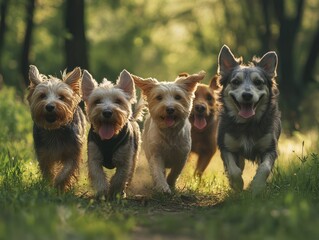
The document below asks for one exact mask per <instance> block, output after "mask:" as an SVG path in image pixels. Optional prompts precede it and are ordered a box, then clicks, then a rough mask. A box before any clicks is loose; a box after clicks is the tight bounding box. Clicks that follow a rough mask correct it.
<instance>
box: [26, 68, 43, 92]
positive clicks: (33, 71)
mask: <svg viewBox="0 0 319 240" xmlns="http://www.w3.org/2000/svg"><path fill="white" fill-rule="evenodd" d="M29 80H30V87H31V86H32V85H35V86H36V85H38V84H39V83H41V82H42V77H41V75H40V73H39V70H38V69H37V67H36V66H34V65H30V67H29Z"/></svg>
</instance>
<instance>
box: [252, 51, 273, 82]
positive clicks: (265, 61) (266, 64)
mask: <svg viewBox="0 0 319 240" xmlns="http://www.w3.org/2000/svg"><path fill="white" fill-rule="evenodd" d="M277 64H278V56H277V54H276V52H274V51H271V52H268V53H266V54H265V55H264V56H263V57H262V58H261V59H260V60H259V61H258V62H257V63H256V66H258V67H260V68H262V69H263V70H264V71H265V72H266V73H267V74H268V75H269V76H270V77H276V75H277V72H276V69H277Z"/></svg>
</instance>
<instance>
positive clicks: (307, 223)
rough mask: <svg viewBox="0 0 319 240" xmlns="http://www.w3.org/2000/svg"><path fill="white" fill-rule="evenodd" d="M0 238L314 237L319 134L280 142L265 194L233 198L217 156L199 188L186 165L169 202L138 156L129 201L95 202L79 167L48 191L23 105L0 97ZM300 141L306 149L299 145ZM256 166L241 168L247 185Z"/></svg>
mask: <svg viewBox="0 0 319 240" xmlns="http://www.w3.org/2000/svg"><path fill="white" fill-rule="evenodd" d="M0 116H1V118H0V129H1V132H0V207H1V210H0V239H22V238H23V239H102V238H103V239H139V240H140V239H142V240H143V239H177V240H178V239H316V238H318V237H319V229H318V227H317V226H319V204H318V199H319V156H318V150H319V146H318V134H317V133H316V132H309V133H307V135H302V134H295V136H294V137H293V138H289V139H288V138H285V137H284V136H283V137H282V138H281V141H280V151H281V155H280V157H279V159H278V161H277V163H276V167H275V169H274V172H273V174H272V176H271V179H269V183H268V185H267V188H266V189H265V191H264V192H263V193H262V194H261V195H260V196H258V197H255V198H253V197H252V196H251V194H250V192H249V191H244V192H242V193H240V194H233V193H232V192H231V191H230V190H229V188H228V183H227V179H226V177H225V175H224V171H223V167H222V162H221V160H220V157H219V153H217V154H216V155H215V156H214V158H213V160H212V162H211V164H210V165H209V168H208V170H207V171H206V173H205V175H204V178H203V180H202V181H201V182H199V181H198V180H196V179H194V178H193V177H192V174H193V169H194V163H195V161H194V159H191V161H189V162H188V163H187V166H186V168H185V170H184V171H183V174H182V176H181V177H180V179H179V181H178V188H177V191H176V193H175V194H174V195H173V196H166V195H161V194H152V192H151V180H150V176H149V172H148V168H147V166H146V163H145V158H144V156H143V155H142V156H141V158H140V162H139V165H138V169H137V171H136V174H135V178H134V180H133V184H132V187H131V189H130V191H129V194H128V198H127V199H125V200H122V201H117V202H111V203H110V202H105V201H96V200H95V199H94V198H93V197H92V192H91V189H90V187H89V185H88V181H87V178H86V167H85V163H83V165H82V174H81V177H80V181H79V183H78V184H77V185H76V187H75V189H74V190H73V191H71V192H69V193H66V194H62V195H61V194H60V195H59V194H57V192H56V191H55V190H54V189H52V188H50V187H49V186H47V185H46V184H45V183H44V182H43V181H41V178H40V176H39V174H38V168H37V163H36V161H35V160H34V152H33V146H32V135H31V128H32V122H31V120H30V116H29V111H28V108H27V106H26V105H25V104H24V103H23V102H22V101H20V100H17V99H16V97H15V92H14V91H13V90H12V89H7V88H5V89H2V90H1V92H0ZM303 141H305V142H304V144H303ZM255 169H256V166H254V165H252V164H249V163H247V167H246V169H245V172H244V180H245V186H247V185H248V183H249V181H250V180H251V179H252V176H253V174H254V172H255Z"/></svg>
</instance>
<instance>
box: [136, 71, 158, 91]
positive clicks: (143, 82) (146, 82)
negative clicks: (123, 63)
mask: <svg viewBox="0 0 319 240" xmlns="http://www.w3.org/2000/svg"><path fill="white" fill-rule="evenodd" d="M131 76H132V78H133V81H134V83H135V84H136V86H138V87H139V88H140V89H142V92H143V94H144V95H146V96H147V95H148V94H149V92H150V91H151V89H152V88H153V87H154V86H155V85H156V84H157V83H158V81H157V80H156V79H155V78H146V79H144V78H141V77H138V76H135V75H131Z"/></svg>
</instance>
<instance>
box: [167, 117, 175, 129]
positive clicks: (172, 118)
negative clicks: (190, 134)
mask: <svg viewBox="0 0 319 240" xmlns="http://www.w3.org/2000/svg"><path fill="white" fill-rule="evenodd" d="M165 123H166V126H167V127H171V126H173V125H174V123H175V120H174V117H171V116H167V117H166V118H165Z"/></svg>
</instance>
